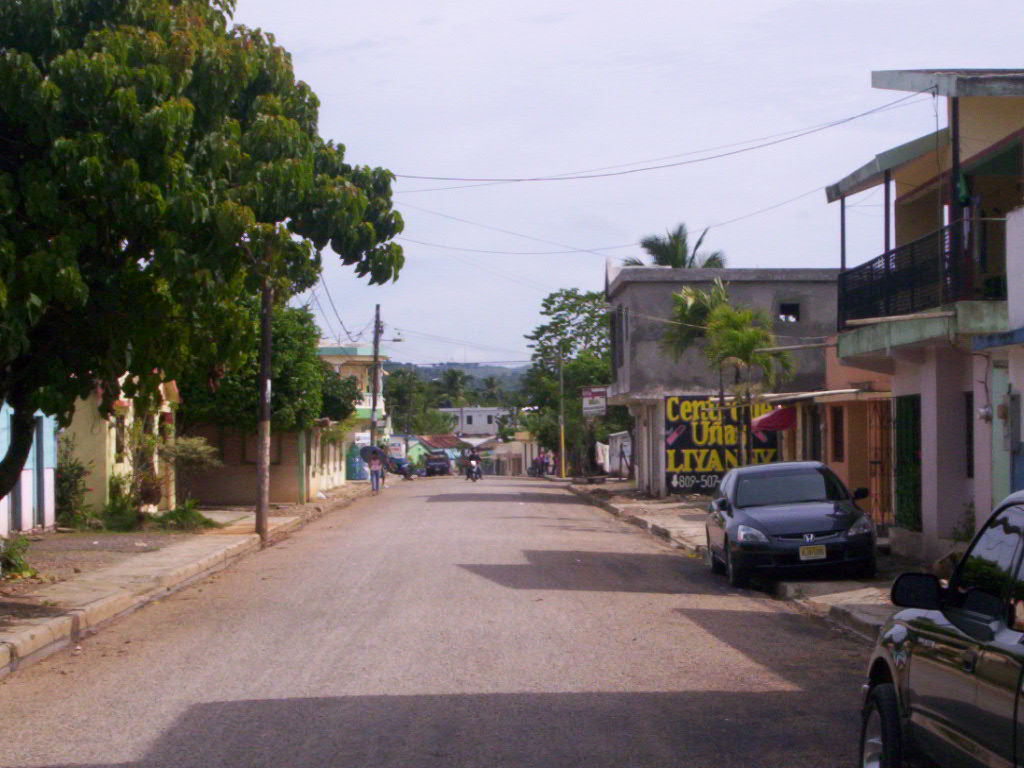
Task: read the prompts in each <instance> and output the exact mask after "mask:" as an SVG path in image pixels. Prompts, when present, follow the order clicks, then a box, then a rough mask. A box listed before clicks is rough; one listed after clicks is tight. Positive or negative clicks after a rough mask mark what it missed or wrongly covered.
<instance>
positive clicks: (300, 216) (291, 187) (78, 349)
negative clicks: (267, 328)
mask: <svg viewBox="0 0 1024 768" xmlns="http://www.w3.org/2000/svg"><path fill="white" fill-rule="evenodd" d="M233 4H234V3H233V0H60V2H55V1H54V0H16V1H13V2H12V1H11V0H7V1H6V2H2V3H0V313H2V320H0V400H5V401H6V402H7V403H9V404H10V405H11V406H12V408H13V409H14V415H13V418H12V422H11V424H12V431H11V441H10V446H9V449H8V451H7V454H6V456H5V457H4V458H3V460H2V461H0V496H2V495H4V494H6V493H7V492H9V490H10V489H11V488H12V487H13V485H14V483H15V481H16V479H17V476H18V474H19V470H20V469H21V467H22V466H23V464H24V461H25V458H26V456H27V454H28V452H29V450H30V447H31V440H32V431H33V430H32V427H33V413H34V412H35V410H36V409H42V410H43V411H45V412H46V413H50V414H55V415H57V416H58V417H59V418H60V419H61V420H62V421H63V422H67V421H68V420H69V419H70V416H71V414H72V412H73V408H74V403H75V401H76V399H77V398H79V397H83V396H85V395H87V394H89V393H90V392H92V391H94V390H95V389H96V388H97V386H98V387H99V388H100V390H101V391H102V393H103V400H102V403H103V405H102V407H103V409H104V410H109V408H110V406H111V405H112V403H113V400H114V399H116V398H117V397H119V396H120V394H121V392H122V391H123V392H124V394H125V395H127V396H129V397H143V398H144V397H146V396H151V395H153V394H154V393H155V390H156V387H157V385H158V384H159V383H160V382H161V381H163V380H167V379H176V378H180V377H183V376H184V375H185V374H186V373H187V372H188V370H189V369H190V368H193V367H195V366H200V367H202V368H204V369H206V370H207V371H208V372H209V378H211V379H216V378H217V377H218V376H219V375H220V373H221V371H222V370H223V367H224V366H225V365H226V364H230V363H233V362H234V363H237V362H238V361H239V360H241V359H243V358H244V355H245V351H246V350H247V349H248V348H249V347H250V346H251V342H252V338H251V337H252V324H251V323H250V316H249V313H248V309H247V307H246V306H245V303H244V301H242V299H243V298H244V297H246V296H251V295H254V294H255V293H256V291H257V289H258V287H259V285H260V284H261V282H262V281H263V280H264V279H269V280H270V281H272V284H273V286H274V289H275V295H276V297H277V299H278V301H279V302H282V301H283V300H284V299H286V298H287V296H288V295H289V294H290V293H292V292H294V291H297V290H302V289H304V288H306V287H307V286H309V285H311V284H312V282H313V281H314V280H315V277H316V275H317V273H318V271H319V267H320V252H321V250H322V249H324V248H326V247H328V246H330V247H331V248H332V249H333V251H334V252H335V253H337V254H338V255H339V256H340V258H341V260H342V261H343V262H344V263H345V264H348V265H352V266H353V267H354V269H355V272H356V273H357V274H358V275H360V276H366V277H368V278H369V280H370V282H372V283H383V282H386V281H389V280H392V279H395V278H396V277H397V275H398V272H399V270H400V268H401V266H402V263H403V255H402V251H401V248H400V247H399V246H397V245H396V244H394V243H392V242H391V240H392V238H393V237H394V236H395V235H397V234H398V233H399V232H400V231H401V228H402V221H401V218H400V217H399V215H398V214H397V213H396V212H395V211H393V210H392V207H391V189H390V187H391V182H392V178H393V177H392V175H391V174H390V173H389V172H388V171H386V170H383V169H380V168H366V167H357V166H351V165H349V164H348V163H346V162H345V158H344V148H343V147H342V146H340V145H337V144H333V143H331V142H329V141H325V140H324V139H322V138H321V137H320V135H319V133H318V128H317V120H318V110H319V104H318V101H317V99H316V96H315V95H314V94H313V93H312V91H311V90H310V89H309V87H308V86H307V85H306V84H304V83H302V82H299V81H297V80H296V79H295V75H294V72H293V69H292V63H291V58H290V56H289V54H288V53H287V52H286V51H285V50H283V49H282V48H281V47H279V46H278V45H276V44H275V42H274V39H273V37H271V36H270V35H268V34H265V33H263V32H260V31H257V30H251V29H246V28H244V27H233V28H232V27H231V13H232V11H233Z"/></svg>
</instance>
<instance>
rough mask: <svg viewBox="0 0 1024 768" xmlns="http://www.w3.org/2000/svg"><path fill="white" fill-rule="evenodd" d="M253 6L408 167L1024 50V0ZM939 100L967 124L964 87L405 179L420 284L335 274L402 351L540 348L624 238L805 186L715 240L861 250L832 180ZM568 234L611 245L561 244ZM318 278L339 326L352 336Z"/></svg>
mask: <svg viewBox="0 0 1024 768" xmlns="http://www.w3.org/2000/svg"><path fill="white" fill-rule="evenodd" d="M235 19H236V21H237V22H239V23H242V24H246V25H248V26H254V27H260V28H262V29H265V30H267V31H270V32H273V33H274V34H275V35H276V37H277V40H278V42H279V43H281V44H282V45H283V46H284V47H285V48H287V49H288V50H289V51H290V52H291V53H292V55H293V58H294V63H295V69H296V73H297V76H298V77H299V78H300V79H302V80H305V81H306V82H308V83H309V84H310V85H311V86H312V87H313V89H314V91H315V92H316V93H317V94H318V95H319V97H320V100H321V105H322V106H321V113H320V131H321V134H322V135H323V136H324V137H325V138H330V139H334V140H335V141H338V142H340V143H342V144H344V145H345V146H346V147H347V159H348V160H349V162H352V163H357V164H366V165H374V166H383V167H385V168H389V169H391V170H392V171H393V172H395V173H396V174H400V175H402V174H404V175H418V176H441V177H460V178H522V177H536V176H554V175H561V174H567V173H572V172H579V171H589V170H591V169H596V168H607V167H609V166H617V167H616V168H615V169H614V170H624V169H626V168H637V167H642V166H647V165H658V164H662V163H666V162H676V161H680V160H686V159H693V158H697V157H701V156H703V155H702V154H695V155H689V156H686V157H679V156H680V155H684V153H693V152H699V151H702V150H707V149H709V148H714V147H721V146H723V145H732V144H735V143H738V142H747V141H749V140H751V139H758V138H763V137H767V136H774V135H777V134H782V133H785V132H790V131H795V130H797V129H801V128H810V127H813V126H818V125H821V124H823V123H828V122H831V121H835V120H839V119H842V118H846V117H850V116H853V115H856V114H859V113H861V112H865V111H867V110H871V109H874V108H877V107H881V106H883V105H887V104H891V103H893V102H895V101H896V100H898V99H900V98H902V97H904V96H907V95H908V94H905V93H902V92H897V91H882V90H874V89H872V88H871V85H870V83H871V71H872V70H879V69H920V68H953V67H984V68H989V67H993V68H1009V67H1020V66H1024V61H1022V60H1021V53H1020V52H1021V50H1022V49H1021V29H1022V28H1024V3H1022V2H1021V1H1020V0H971V2H969V3H965V2H949V1H948V0H884V1H882V2H873V1H872V0H719V2H717V3H712V2H706V0H702V1H701V2H694V1H693V0H634V1H633V2H631V3H628V4H626V3H595V2H592V0H591V1H588V2H584V0H544V2H540V1H539V0H519V2H516V3H512V2H508V1H507V0H506V2H495V1H493V0H433V2H430V3H423V2H412V1H411V0H380V2H377V3H340V2H338V1H337V0H289V1H288V2H285V3H282V2H280V0H238V11H237V14H236V17H235ZM937 116H938V117H937ZM937 119H938V121H939V125H941V126H944V125H945V102H944V100H941V99H940V100H939V102H938V104H937V105H936V104H935V103H934V100H933V99H931V98H930V97H929V96H926V95H921V96H914V97H911V98H909V99H907V100H906V101H905V102H903V103H901V104H899V105H898V106H896V107H895V108H892V109H889V110H887V111H884V112H881V113H878V114H874V115H870V116H867V117H863V118H860V119H857V120H853V121H851V122H849V123H846V124H843V125H839V126H836V127H832V128H829V129H827V130H823V131H820V132H817V133H814V134H811V135H808V136H804V137H801V138H796V139H794V140H792V141H787V142H783V143H780V144H777V145H774V146H769V147H766V148H763V149H757V150H754V151H750V152H744V153H741V154H736V155H733V156H731V157H727V158H722V159H717V160H710V161H707V162H700V163H696V164H690V165H683V166H679V167H674V168H666V169H661V170H652V171H647V172H642V173H634V174H630V175H620V176H610V177H605V178H597V179H588V180H572V181H549V182H520V183H506V184H491V185H466V184H460V183H458V182H445V181H426V180H408V179H399V181H398V183H397V185H396V194H395V197H394V200H395V206H396V207H397V209H398V210H399V211H401V213H402V216H403V217H404V219H405V222H406V226H405V232H404V233H403V236H402V237H403V238H408V239H403V240H402V244H403V247H404V248H405V253H406V266H405V269H404V270H403V271H402V274H401V277H400V279H399V280H398V282H397V283H395V284H394V285H388V286H384V287H377V286H372V287H371V286H367V285H366V284H365V282H363V281H360V280H358V279H356V278H355V277H354V276H353V275H352V274H351V271H350V270H349V269H347V268H345V267H343V266H341V265H340V263H339V262H338V260H337V258H336V257H334V256H333V255H332V254H331V253H329V252H328V253H325V254H324V282H325V283H326V286H327V288H328V290H329V292H330V294H331V297H332V298H333V300H334V303H335V305H336V306H337V311H338V313H339V314H340V317H341V320H343V321H344V323H345V326H346V327H347V328H348V330H349V331H350V332H352V333H353V334H358V333H359V332H360V331H364V335H363V337H362V338H363V340H364V342H368V341H369V338H370V336H369V332H368V328H369V324H370V322H371V320H372V316H373V308H374V304H376V303H380V304H381V312H382V318H383V320H384V322H385V323H386V324H387V326H388V330H387V331H386V333H385V336H386V337H388V338H393V337H395V336H397V335H401V336H403V337H405V341H404V342H403V343H401V344H395V343H390V344H387V343H386V346H385V351H386V352H387V353H389V354H390V355H391V356H392V358H393V359H397V360H403V361H406V360H407V361H412V362H442V361H460V362H461V361H469V362H473V361H512V360H527V359H528V357H529V350H528V349H527V347H526V342H525V340H524V339H523V334H524V333H527V332H529V331H530V330H531V329H532V328H533V327H535V326H536V325H537V324H538V322H539V321H540V317H539V314H538V310H539V307H540V302H541V299H542V298H543V297H544V296H545V295H547V294H548V293H550V292H552V291H554V290H557V289H559V288H564V287H579V288H581V289H588V290H596V289H601V288H602V287H603V285H604V272H605V262H606V259H608V258H612V259H614V260H616V261H618V260H621V258H623V257H625V256H629V255H639V254H640V253H641V251H640V249H639V247H637V246H630V247H625V248H614V249H610V246H621V245H625V244H630V243H636V242H637V241H639V239H640V238H641V237H643V236H645V235H648V234H655V233H658V234H662V233H664V232H665V230H667V229H669V228H671V227H674V226H675V225H676V224H678V223H679V222H685V223H686V224H687V226H688V227H689V228H690V230H691V232H694V233H695V234H696V233H699V232H700V231H701V230H702V229H703V228H704V227H706V226H710V225H715V224H718V223H720V222H728V221H729V220H732V219H736V218H738V217H744V216H747V214H751V213H753V212H756V211H759V210H761V209H764V208H768V207H770V206H775V205H777V204H779V203H782V202H783V201H786V200H790V199H792V198H797V197H798V196H800V195H804V196H803V197H799V199H797V200H795V201H793V202H790V203H788V204H785V205H781V206H779V207H777V208H774V209H773V210H769V211H766V212H764V213H760V214H758V215H753V216H749V217H747V218H744V219H743V220H741V221H737V222H734V223H727V224H723V225H722V226H718V227H712V229H711V230H710V231H709V232H708V235H707V239H706V240H705V247H708V248H710V249H712V250H717V249H721V250H724V251H725V253H726V256H727V259H728V263H729V265H730V266H734V267H776V266H777V267H838V266H839V245H838V243H839V210H838V205H837V204H836V205H828V204H827V203H826V202H825V193H824V191H813V192H812V190H816V189H817V188H819V187H822V186H824V185H826V184H830V183H833V182H835V181H837V180H838V179H839V178H841V177H843V176H845V175H846V174H847V173H849V172H851V171H853V170H855V169H856V168H858V167H859V166H860V165H862V164H863V163H865V162H867V161H868V160H870V159H871V158H872V157H873V156H874V155H875V154H876V153H878V152H881V151H882V150H885V149H888V148H890V147H892V146H895V145H897V144H900V143H903V142H905V141H909V140H910V139H913V138H916V137H918V136H920V135H923V134H925V133H929V132H931V131H934V130H935V129H936V120H937ZM737 148H739V147H730V148H729V149H727V150H719V151H729V150H731V149H737ZM706 154H711V153H704V155H706ZM665 158H669V159H665ZM629 164H632V165H629ZM618 166H621V167H618ZM442 187H460V188H456V189H438V188H442ZM417 190H429V191H417ZM805 193H810V194H805ZM881 201H882V196H881V193H880V192H879V191H878V190H877V189H876V190H875V191H874V192H867V193H865V194H863V195H861V196H859V197H858V198H854V199H851V200H850V201H849V202H848V205H851V207H850V208H849V216H848V217H847V218H848V223H849V228H850V232H849V235H848V249H849V250H848V253H849V257H850V263H851V265H852V264H857V263H860V262H863V261H867V260H868V259H870V258H872V257H874V256H875V255H877V254H878V253H880V252H881V250H882V208H881V206H880V203H881ZM450 217H454V218H450ZM456 219H462V220H464V221H458V220H456ZM467 222H473V223H472V224H471V223H467ZM478 225H483V226H478ZM496 230H505V232H499V231H496ZM511 233H516V234H511ZM517 235H524V236H528V237H520V236H517ZM528 238H536V239H528ZM411 240H416V241H420V242H421V243H431V244H437V245H443V246H447V247H448V249H446V248H440V247H437V245H421V244H419V243H415V242H411ZM541 241H545V242H541ZM456 248H458V249H467V250H450V249H456ZM567 249H590V251H596V253H594V252H586V251H583V252H579V253H570V254H550V252H551V251H559V250H567ZM473 250H482V251H502V252H513V253H516V254H521V253H524V252H528V253H532V254H534V255H508V254H485V253H475V252H472V251H473ZM537 252H542V254H541V255H537ZM543 252H549V253H543ZM318 294H319V299H320V302H321V303H322V305H323V310H324V312H325V315H321V314H320V311H319V309H318V307H317V305H316V304H315V303H314V304H313V305H312V307H313V310H314V311H315V312H317V314H318V316H320V317H321V327H322V328H323V331H324V335H325V336H328V337H331V336H340V337H341V338H342V340H343V341H344V340H345V336H344V333H343V331H342V329H341V328H340V327H339V323H338V321H337V319H336V318H335V316H334V313H333V311H332V309H331V307H330V305H329V304H328V300H327V297H326V295H324V290H323V288H320V289H319V290H318ZM428 336H430V337H440V338H443V339H445V340H446V341H437V340H432V339H430V338H427V337H428ZM453 340H454V341H456V342H464V341H468V342H471V344H466V343H450V342H451V341H453Z"/></svg>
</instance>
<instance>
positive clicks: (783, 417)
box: [750, 407, 796, 439]
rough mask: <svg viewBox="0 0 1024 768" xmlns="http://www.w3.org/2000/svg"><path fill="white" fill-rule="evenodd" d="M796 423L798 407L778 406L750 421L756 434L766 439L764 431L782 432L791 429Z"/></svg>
mask: <svg viewBox="0 0 1024 768" xmlns="http://www.w3.org/2000/svg"><path fill="white" fill-rule="evenodd" d="M795 424H796V409H795V408H790V407H783V408H776V409H775V410H774V411H771V412H770V413H766V414H764V416H758V417H757V418H756V419H754V420H753V421H752V422H751V423H750V428H751V429H752V430H753V432H754V434H755V435H757V436H758V437H760V438H762V439H764V435H762V434H761V433H762V432H781V431H782V430H784V429H791V428H792V427H793V426H794V425H795Z"/></svg>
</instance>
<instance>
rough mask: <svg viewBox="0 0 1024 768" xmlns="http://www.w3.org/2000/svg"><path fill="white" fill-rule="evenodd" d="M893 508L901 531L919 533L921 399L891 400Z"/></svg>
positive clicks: (906, 396) (906, 397)
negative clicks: (894, 441)
mask: <svg viewBox="0 0 1024 768" xmlns="http://www.w3.org/2000/svg"><path fill="white" fill-rule="evenodd" d="M894 402H895V404H896V405H895V408H896V418H895V425H894V426H895V433H896V466H895V468H894V469H895V486H896V509H895V522H896V525H898V526H900V527H901V528H907V529H909V530H911V531H920V530H921V396H920V395H904V396H902V397H897V398H894Z"/></svg>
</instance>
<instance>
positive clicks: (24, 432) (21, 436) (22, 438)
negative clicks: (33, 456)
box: [0, 398, 36, 499]
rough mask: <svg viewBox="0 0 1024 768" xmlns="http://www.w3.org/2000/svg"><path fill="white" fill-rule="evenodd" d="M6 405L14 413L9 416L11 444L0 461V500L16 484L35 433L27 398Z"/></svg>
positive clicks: (33, 415) (32, 414) (11, 400)
mask: <svg viewBox="0 0 1024 768" xmlns="http://www.w3.org/2000/svg"><path fill="white" fill-rule="evenodd" d="M8 405H10V406H11V407H12V408H13V409H14V413H13V414H12V415H11V442H10V445H9V446H8V447H7V455H6V456H4V458H3V461H0V499H2V498H4V497H5V496H7V494H9V493H10V492H11V491H12V490H14V486H15V485H17V484H18V478H20V477H21V470H22V469H23V468H24V467H25V461H26V460H27V459H28V455H29V453H30V452H31V451H32V440H33V438H34V437H35V432H36V417H35V412H34V411H33V409H32V407H31V406H30V405H29V404H28V402H27V398H26V399H25V400H24V401H21V402H18V400H17V399H16V398H11V399H9V400H8Z"/></svg>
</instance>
